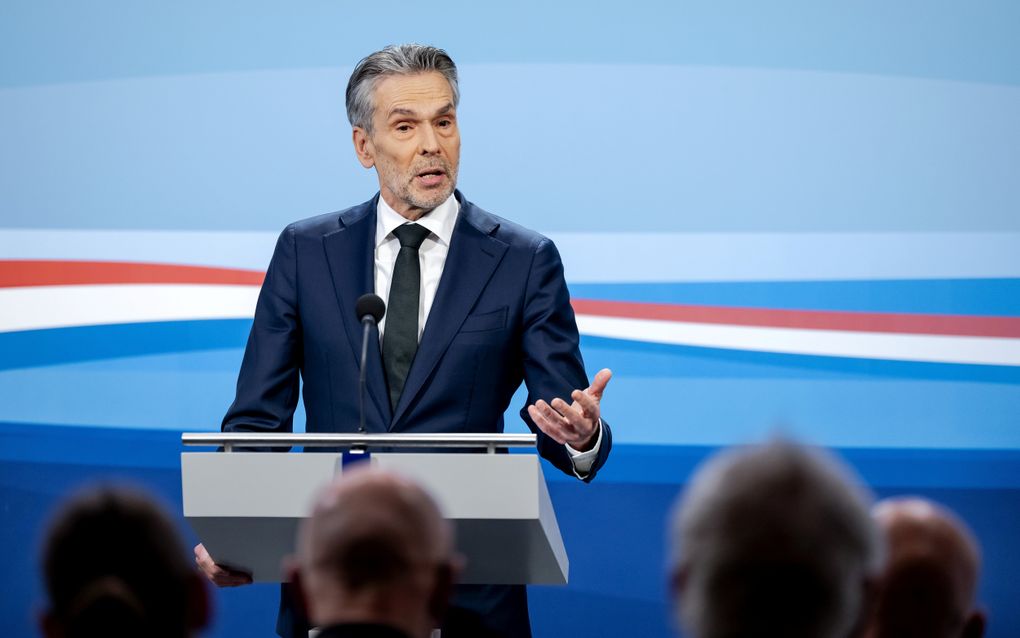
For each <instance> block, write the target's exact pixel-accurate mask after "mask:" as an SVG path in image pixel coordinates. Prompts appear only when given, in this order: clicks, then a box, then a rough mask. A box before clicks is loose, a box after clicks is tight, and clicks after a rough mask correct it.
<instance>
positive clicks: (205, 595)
mask: <svg viewBox="0 0 1020 638" xmlns="http://www.w3.org/2000/svg"><path fill="white" fill-rule="evenodd" d="M187 614H188V615H187V622H188V629H190V630H191V631H196V632H197V631H199V630H201V629H205V628H206V627H208V626H209V623H210V622H212V600H211V599H210V598H209V590H208V589H207V588H206V582H205V579H204V578H202V577H200V576H199V575H198V574H197V573H194V574H191V576H190V577H189V578H188V611H187Z"/></svg>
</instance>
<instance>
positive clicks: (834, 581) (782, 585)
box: [671, 442, 881, 638]
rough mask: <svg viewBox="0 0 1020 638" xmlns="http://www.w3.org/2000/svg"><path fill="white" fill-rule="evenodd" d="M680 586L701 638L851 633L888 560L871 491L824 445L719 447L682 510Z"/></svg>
mask: <svg viewBox="0 0 1020 638" xmlns="http://www.w3.org/2000/svg"><path fill="white" fill-rule="evenodd" d="M671 541H672V550H673V564H672V574H671V576H672V588H673V598H674V605H675V606H676V609H677V611H678V612H679V620H680V623H681V624H682V625H683V627H684V629H685V630H686V631H687V633H688V634H689V635H691V636H693V637H694V638H730V637H737V636H739V637H742V638H746V637H749V636H784V637H787V638H797V637H804V638H846V637H847V636H849V635H853V633H854V632H855V630H857V629H859V627H860V624H861V622H862V618H863V615H864V614H865V613H866V607H867V599H868V591H870V589H871V586H872V582H873V579H874V577H875V576H876V572H877V570H878V567H879V565H880V559H881V557H880V544H879V539H878V535H877V533H876V532H875V530H874V527H873V525H872V523H871V519H870V517H869V515H868V504H867V499H866V497H865V496H864V494H863V493H862V492H861V491H860V490H859V489H858V488H856V487H855V486H854V482H853V480H852V479H851V477H850V475H849V473H848V471H847V470H846V469H845V468H844V467H842V466H841V465H840V464H838V463H837V462H836V460H835V459H833V458H831V457H829V456H827V455H824V454H823V453H821V452H820V451H816V450H809V449H806V448H802V447H798V446H795V445H792V444H789V443H784V442H776V443H771V444H768V445H764V446H761V447H751V448H741V449H735V450H731V451H727V452H723V453H721V454H719V455H718V456H716V457H715V458H713V459H710V460H709V461H708V462H707V463H706V464H705V465H704V466H703V467H701V468H700V469H699V470H698V471H697V473H696V475H695V476H694V478H693V480H692V482H691V484H690V486H689V487H688V489H687V491H686V493H685V494H684V495H683V498H682V500H681V501H680V504H679V507H678V508H677V509H676V510H675V514H674V518H673V527H672V539H671Z"/></svg>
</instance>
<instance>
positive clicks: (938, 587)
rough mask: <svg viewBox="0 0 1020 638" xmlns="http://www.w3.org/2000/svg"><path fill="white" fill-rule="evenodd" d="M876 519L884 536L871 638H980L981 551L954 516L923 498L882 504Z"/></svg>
mask: <svg viewBox="0 0 1020 638" xmlns="http://www.w3.org/2000/svg"><path fill="white" fill-rule="evenodd" d="M872 516H873V518H874V519H875V521H876V522H877V523H878V526H879V528H880V529H881V531H882V533H883V535H884V536H885V540H886V544H887V547H888V560H887V561H886V566H885V569H884V571H883V572H882V578H881V581H880V587H879V589H878V591H879V595H878V601H877V604H876V606H875V614H874V617H873V619H872V622H871V627H870V628H869V632H868V634H867V635H868V636H869V638H893V637H895V638H912V637H914V636H917V637H921V636H923V637H924V638H960V637H966V638H977V637H979V636H982V635H984V630H985V615H984V612H982V611H980V610H979V609H977V608H976V607H975V596H976V593H977V584H978V576H979V575H980V572H981V550H980V548H979V546H978V542H977V540H976V539H975V538H974V534H973V533H972V532H971V531H970V530H969V529H968V528H967V525H966V524H965V523H964V522H963V521H962V520H961V519H960V518H958V517H957V516H956V515H955V514H953V513H952V512H951V511H949V510H948V509H946V508H945V507H943V506H941V505H939V504H937V503H934V502H932V501H929V500H926V499H923V498H918V497H902V498H891V499H886V500H884V501H881V502H880V503H878V504H877V505H875V507H874V509H873V510H872Z"/></svg>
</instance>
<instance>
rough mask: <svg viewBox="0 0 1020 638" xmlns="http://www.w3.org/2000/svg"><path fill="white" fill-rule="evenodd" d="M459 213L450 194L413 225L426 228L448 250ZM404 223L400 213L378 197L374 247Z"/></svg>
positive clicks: (456, 204)
mask: <svg viewBox="0 0 1020 638" xmlns="http://www.w3.org/2000/svg"><path fill="white" fill-rule="evenodd" d="M459 212H460V202H458V201H457V198H456V197H454V196H453V194H451V195H450V196H449V197H448V198H447V199H446V201H444V202H443V203H442V204H440V205H439V206H436V207H435V208H433V209H432V210H430V211H429V212H427V213H425V214H424V215H422V216H421V218H420V219H418V221H416V222H415V223H416V224H420V225H422V226H424V227H425V228H427V229H428V230H429V232H430V233H432V235H433V236H434V237H436V238H437V240H438V241H439V242H440V243H442V244H444V245H446V247H447V248H449V246H450V240H452V239H453V227H454V225H455V224H456V223H457V214H458V213H459ZM406 223H407V218H405V217H402V216H401V215H400V213H398V212H397V211H395V210H393V209H392V208H391V207H390V205H389V204H387V203H386V200H385V199H383V197H382V195H380V196H379V204H378V205H377V206H376V222H375V245H376V247H377V248H378V247H379V246H381V245H382V244H383V242H385V241H386V240H387V239H388V238H389V237H391V236H392V233H393V231H394V229H396V228H397V226H402V225H403V224H406Z"/></svg>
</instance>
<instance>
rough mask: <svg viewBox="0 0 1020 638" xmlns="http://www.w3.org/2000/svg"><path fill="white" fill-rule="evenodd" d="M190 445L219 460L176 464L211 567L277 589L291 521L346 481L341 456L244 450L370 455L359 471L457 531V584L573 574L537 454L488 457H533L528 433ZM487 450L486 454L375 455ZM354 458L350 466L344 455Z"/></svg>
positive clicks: (536, 580)
mask: <svg viewBox="0 0 1020 638" xmlns="http://www.w3.org/2000/svg"><path fill="white" fill-rule="evenodd" d="M182 441H183V443H184V444H185V445H202V446H216V447H219V448H221V449H222V451H220V452H185V453H183V454H181V481H182V486H183V492H184V516H185V518H187V519H188V522H189V523H191V525H192V527H193V528H194V529H195V532H196V533H197V534H198V537H199V539H201V541H202V543H204V544H205V546H206V548H207V549H208V550H209V553H210V555H211V556H212V557H213V559H214V560H216V562H217V563H220V564H223V565H228V566H232V567H237V568H240V569H244V570H247V571H249V572H251V573H252V575H253V577H254V579H255V581H256V582H274V581H275V582H279V581H280V580H281V578H282V573H283V572H282V569H281V565H282V561H283V558H284V557H285V556H287V555H289V554H291V553H293V551H294V539H295V534H296V532H297V526H298V523H299V522H300V521H301V519H302V518H304V517H305V516H307V515H308V512H309V511H310V509H311V504H312V500H313V498H314V496H315V494H316V493H317V491H318V490H319V488H320V487H322V486H323V485H324V484H326V483H327V482H329V481H331V480H333V478H334V477H335V476H337V475H338V474H340V473H342V471H343V462H342V459H343V455H342V454H340V453H338V452H321V453H308V454H297V453H294V454H291V453H268V452H249V451H244V452H239V451H234V450H235V448H243V449H245V450H249V449H253V448H272V447H277V448H279V447H289V446H295V445H300V446H303V447H305V448H309V447H329V448H349V449H353V450H356V451H357V450H367V451H368V452H370V455H369V457H368V459H367V461H366V462H368V463H371V464H374V465H375V466H378V467H382V468H386V469H387V470H392V471H394V472H397V473H400V474H403V475H404V476H407V477H409V478H413V479H416V480H417V481H419V482H420V483H421V484H422V485H423V486H424V487H425V488H426V489H427V490H428V491H429V492H430V493H431V494H432V495H433V496H434V497H435V499H436V501H437V502H438V503H439V507H440V509H441V510H442V512H443V514H444V516H446V518H447V519H449V520H450V521H452V522H453V524H454V526H455V528H456V532H457V545H458V549H459V550H460V552H461V553H462V554H463V555H464V556H465V557H466V558H467V568H466V570H465V572H464V574H463V576H462V578H461V582H464V583H469V584H470V583H487V584H493V585H501V584H542V585H563V584H566V582H567V574H568V571H569V565H568V562H567V553H566V550H565V549H564V547H563V539H562V538H561V537H560V530H559V526H558V525H557V524H556V514H555V513H554V512H553V508H552V503H551V501H550V499H549V491H548V489H546V485H545V478H544V476H543V475H542V467H541V465H540V464H539V459H538V456H536V455H534V454H495V453H494V452H495V451H496V449H498V448H508V447H531V448H532V449H534V446H535V436H534V435H533V434H500V435H492V434H449V435H448V434H304V435H302V434H244V433H230V434H226V433H224V434H220V433H216V434H204V433H203V434H185V435H183V437H182ZM414 448H428V449H429V450H435V449H443V448H459V449H464V448H484V449H487V450H488V452H489V453H488V454H464V453H456V452H434V451H430V452H428V453H425V452H420V453H416V452H413V451H401V452H374V451H372V450H373V449H385V450H393V449H400V450H413V449H414ZM348 458H349V457H348Z"/></svg>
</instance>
